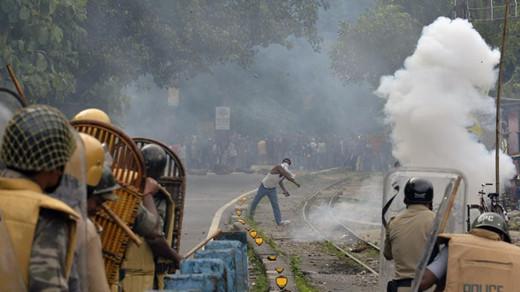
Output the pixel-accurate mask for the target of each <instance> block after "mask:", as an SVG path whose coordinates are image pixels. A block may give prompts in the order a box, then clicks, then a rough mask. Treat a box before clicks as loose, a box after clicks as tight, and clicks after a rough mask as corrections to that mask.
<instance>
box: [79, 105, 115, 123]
mask: <svg viewBox="0 0 520 292" xmlns="http://www.w3.org/2000/svg"><path fill="white" fill-rule="evenodd" d="M72 120H73V121H84V120H91V121H97V122H101V123H105V124H111V123H112V121H111V120H110V117H109V116H108V115H107V113H105V112H104V111H102V110H100V109H97V108H89V109H86V110H82V111H81V112H79V113H77V114H76V115H75V116H74V118H73V119H72Z"/></svg>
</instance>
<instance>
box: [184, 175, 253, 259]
mask: <svg viewBox="0 0 520 292" xmlns="http://www.w3.org/2000/svg"><path fill="white" fill-rule="evenodd" d="M262 177H263V176H262V175H257V174H243V173H234V174H230V175H215V174H209V175H205V176H198V175H189V176H188V185H187V196H186V202H185V204H186V205H185V207H184V221H183V226H182V238H181V254H184V253H185V252H187V251H188V250H190V249H191V248H192V247H193V246H195V245H196V244H197V243H199V242H200V241H202V240H203V239H204V238H206V235H207V234H206V233H207V232H208V229H209V226H210V224H211V220H212V219H213V214H214V213H215V212H216V211H217V210H218V209H219V208H220V207H221V206H222V205H224V204H226V203H227V202H228V201H230V200H231V199H233V198H235V197H237V196H238V195H240V194H242V193H244V192H247V191H249V190H251V189H254V188H256V187H258V183H259V182H260V180H261V179H262Z"/></svg>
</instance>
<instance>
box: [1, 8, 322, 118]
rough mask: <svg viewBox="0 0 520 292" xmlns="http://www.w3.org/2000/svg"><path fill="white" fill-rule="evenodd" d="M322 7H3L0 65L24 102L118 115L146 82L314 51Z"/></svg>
mask: <svg viewBox="0 0 520 292" xmlns="http://www.w3.org/2000/svg"><path fill="white" fill-rule="evenodd" d="M324 5H325V2H324V1H323V0H283V1H282V0H281V1H272V0H258V1H249V0H178V1H168V0H154V1H152V0H140V1H138V0H132V1H123V0H34V1H29V0H2V1H1V4H0V25H1V26H0V27H1V28H0V45H2V46H0V58H1V59H0V63H12V64H13V65H14V66H15V69H16V71H17V73H18V74H19V76H20V77H21V78H20V79H21V81H22V82H23V83H24V85H25V87H26V90H27V92H28V95H29V96H32V97H38V99H43V100H45V101H47V102H51V103H59V104H60V105H61V106H62V107H70V110H69V111H75V110H78V107H84V106H85V104H88V105H90V106H98V107H101V108H104V109H107V110H109V111H112V112H114V111H121V110H122V105H124V102H125V99H124V96H122V95H121V89H122V88H123V87H124V86H125V85H127V84H129V83H130V82H132V81H134V80H136V79H137V78H138V77H139V76H142V75H145V74H149V75H151V76H152V77H153V80H154V81H155V82H156V83H157V84H158V85H160V86H163V87H168V86H177V85H178V84H179V82H180V81H181V80H185V79H189V78H191V77H193V76H195V75H196V74H198V73H201V72H208V71H210V70H211V67H212V66H214V65H215V64H222V63H226V62H236V63H239V64H241V65H242V66H247V65H248V64H249V63H250V62H251V60H252V57H253V56H254V54H255V53H256V50H257V49H258V48H259V47H262V46H263V47H266V46H268V45H270V44H273V43H277V44H281V45H284V46H287V47H290V45H291V43H290V42H289V41H288V37H289V36H296V37H306V38H307V40H308V41H309V42H310V43H311V44H312V45H313V47H314V48H315V49H319V44H320V39H319V38H318V35H317V32H316V21H317V17H318V9H319V8H320V7H323V6H324Z"/></svg>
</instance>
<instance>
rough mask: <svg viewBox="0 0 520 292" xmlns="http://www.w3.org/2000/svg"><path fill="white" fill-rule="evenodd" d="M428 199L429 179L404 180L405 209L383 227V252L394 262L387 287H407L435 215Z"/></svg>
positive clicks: (430, 199) (405, 288)
mask: <svg viewBox="0 0 520 292" xmlns="http://www.w3.org/2000/svg"><path fill="white" fill-rule="evenodd" d="M432 201H433V185H432V183H431V182H429V181H428V180H425V179H421V178H411V179H409V180H408V182H407V183H406V186H405V189H404V203H405V205H406V209H405V210H403V211H402V212H401V213H399V214H398V215H397V216H395V217H394V218H392V219H391V220H390V222H389V223H388V226H387V229H386V237H385V247H384V256H385V258H386V259H387V260H394V263H395V279H394V280H392V281H390V282H389V283H388V285H387V291H399V292H401V291H409V290H410V288H408V287H411V283H412V279H413V277H414V275H415V269H416V266H417V264H418V262H419V260H420V259H421V256H422V254H423V251H424V248H425V245H426V242H427V240H428V236H429V235H430V232H431V229H432V226H433V220H434V218H435V213H434V212H433V211H432Z"/></svg>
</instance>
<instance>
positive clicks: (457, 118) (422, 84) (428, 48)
mask: <svg viewBox="0 0 520 292" xmlns="http://www.w3.org/2000/svg"><path fill="white" fill-rule="evenodd" d="M499 60H500V53H499V51H498V50H497V49H491V48H490V47H489V46H488V45H487V44H486V42H485V41H484V40H483V39H482V37H481V36H480V35H479V33H478V32H477V31H476V30H475V29H474V28H473V26H472V25H471V23H469V22H468V21H466V20H462V19H455V20H450V19H448V18H445V17H439V18H438V19H437V20H436V21H435V22H433V23H432V24H431V25H429V26H427V27H425V28H424V29H423V32H422V36H421V37H420V39H419V41H418V43H417V48H416V49H415V52H414V53H413V54H412V55H411V56H410V57H408V58H407V59H406V60H405V62H404V68H402V69H400V70H398V71H396V72H395V74H394V75H393V76H384V77H382V78H381V83H380V86H379V88H378V89H377V91H376V94H378V95H379V96H381V97H382V98H385V99H387V101H386V105H385V108H384V112H385V115H386V123H387V124H389V125H390V126H391V127H392V133H391V137H392V142H393V155H394V157H395V158H397V159H398V160H399V161H400V162H401V163H402V164H403V165H405V166H424V167H441V168H453V169H457V170H460V171H462V172H463V173H464V174H465V175H466V177H467V179H468V185H469V189H468V194H469V197H470V198H469V200H470V201H474V200H476V196H474V195H473V194H476V193H477V190H478V189H479V187H480V184H481V183H484V182H494V177H495V170H494V159H495V153H494V150H488V149H486V147H485V145H483V144H482V143H480V142H479V141H478V139H476V138H475V137H474V136H473V135H472V134H471V133H469V132H468V130H467V127H470V126H472V124H473V123H474V121H473V119H472V115H476V114H484V115H490V116H493V115H494V113H495V103H494V99H493V98H491V97H489V96H488V95H487V93H488V91H489V90H490V89H491V88H493V86H494V85H495V83H496V80H497V75H498V72H497V69H496V66H497V64H498V62H499ZM514 174H515V168H514V165H513V162H512V160H511V158H510V157H508V156H507V155H505V154H504V153H500V178H501V185H502V186H503V185H504V183H507V181H508V180H509V179H511V178H512V177H513V175H514Z"/></svg>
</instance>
